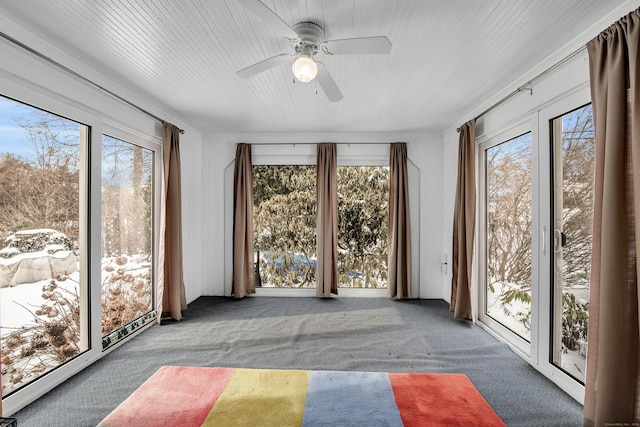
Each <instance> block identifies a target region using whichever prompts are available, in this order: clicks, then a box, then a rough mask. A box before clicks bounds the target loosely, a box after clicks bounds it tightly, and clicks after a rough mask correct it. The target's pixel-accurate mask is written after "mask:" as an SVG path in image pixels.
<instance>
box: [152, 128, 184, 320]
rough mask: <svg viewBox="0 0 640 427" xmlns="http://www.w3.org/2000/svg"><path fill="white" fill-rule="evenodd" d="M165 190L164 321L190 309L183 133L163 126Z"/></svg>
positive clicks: (161, 271) (161, 287)
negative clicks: (185, 251)
mask: <svg viewBox="0 0 640 427" xmlns="http://www.w3.org/2000/svg"><path fill="white" fill-rule="evenodd" d="M162 140H163V141H162V142H163V159H164V165H163V167H164V168H163V174H164V188H163V194H162V196H163V197H162V202H163V207H162V213H161V216H160V236H161V237H160V250H159V254H158V264H159V266H160V268H159V269H158V285H157V292H156V297H157V301H158V302H157V304H158V307H157V309H158V313H159V314H160V316H159V317H158V322H160V319H161V318H162V317H167V316H171V318H173V319H175V320H180V319H181V318H182V310H185V309H186V308H187V300H186V297H185V291H184V279H183V270H182V202H181V199H182V197H181V187H180V129H178V128H177V127H175V126H174V125H172V124H170V123H164V125H163V129H162Z"/></svg>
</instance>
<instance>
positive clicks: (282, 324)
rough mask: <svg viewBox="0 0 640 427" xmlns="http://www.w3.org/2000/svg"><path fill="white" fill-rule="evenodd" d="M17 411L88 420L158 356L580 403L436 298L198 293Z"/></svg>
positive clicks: (525, 413)
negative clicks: (466, 386) (173, 314)
mask: <svg viewBox="0 0 640 427" xmlns="http://www.w3.org/2000/svg"><path fill="white" fill-rule="evenodd" d="M184 314H185V316H184V319H183V320H182V321H181V322H174V321H167V322H163V325H159V326H158V325H156V326H153V327H151V328H150V329H148V330H146V331H144V332H143V333H141V334H140V335H139V336H137V337H135V338H134V339H132V340H131V341H129V342H128V343H126V344H125V345H123V346H121V347H120V348H118V349H116V350H115V351H113V352H111V353H110V354H108V355H107V356H105V357H104V358H102V359H101V360H99V361H98V362H96V363H95V364H93V365H92V366H90V367H88V368H87V369H85V370H84V371H82V372H81V373H79V374H78V375H76V376H74V377H73V378H71V379H69V380H68V381H66V382H65V383H63V384H61V385H60V386H59V387H57V388H56V389H54V390H52V391H51V392H50V393H48V394H47V395H45V396H44V397H42V398H41V399H39V400H38V401H36V402H34V403H33V404H31V405H29V406H27V407H26V408H24V409H23V410H21V411H19V412H17V413H16V414H14V415H13V416H15V417H17V418H18V425H19V426H20V427H30V426H37V427H42V426H54V425H55V426H95V425H96V424H97V423H98V422H100V420H101V419H102V418H104V417H105V416H106V415H107V414H108V413H109V412H111V410H113V409H114V408H115V407H116V406H117V405H118V404H120V402H122V401H123V400H124V399H126V398H127V396H129V394H131V393H132V392H133V391H134V390H135V389H136V388H137V387H138V386H140V384H142V383H143V382H144V381H145V380H146V379H147V378H148V377H150V376H151V375H152V374H153V373H154V372H155V371H156V370H157V369H158V368H159V367H160V366H163V365H185V366H229V367H245V368H279V369H310V370H313V369H316V370H318V369H326V370H348V371H381V372H443V373H463V374H466V375H467V376H469V378H470V379H471V381H472V382H473V383H474V384H475V386H476V387H477V388H478V390H479V391H480V393H481V394H482V395H483V396H484V398H485V399H486V400H487V401H488V402H489V404H490V405H491V406H492V407H493V408H494V410H495V411H496V412H497V413H498V415H500V417H501V418H502V419H503V420H504V421H505V423H506V424H507V425H508V426H545V427H548V426H579V425H582V406H581V405H580V404H578V403H577V402H576V401H575V400H573V399H572V398H571V397H570V396H568V395H567V394H565V393H564V392H563V391H562V390H560V389H559V388H558V387H556V386H555V385H554V384H553V383H551V382H550V381H549V380H547V379H546V378H544V377H543V376H542V375H541V374H539V373H538V372H537V371H536V370H534V369H533V368H532V367H530V366H529V365H528V364H527V363H526V362H524V361H523V360H522V359H520V358H519V357H518V356H516V355H515V354H514V353H513V352H511V351H510V350H509V348H508V347H507V346H506V345H504V344H502V343H500V342H498V341H496V340H495V339H494V338H493V337H491V336H490V335H489V334H487V333H486V332H484V331H483V330H482V329H480V328H479V327H477V326H473V325H472V324H471V323H470V322H467V321H461V320H454V319H452V316H451V314H450V313H449V311H448V305H447V304H446V303H445V302H444V301H441V300H412V301H395V300H388V299H382V298H380V299H375V298H371V299H368V298H367V299H361V298H332V299H329V300H319V299H315V298H266V297H259V298H245V299H244V300H239V301H236V300H233V299H230V298H222V297H201V298H198V299H197V300H196V301H194V302H193V303H191V304H190V305H189V309H188V310H186V311H185V313H184Z"/></svg>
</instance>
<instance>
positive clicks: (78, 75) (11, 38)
mask: <svg viewBox="0 0 640 427" xmlns="http://www.w3.org/2000/svg"><path fill="white" fill-rule="evenodd" d="M0 36H1V37H2V38H4V39H5V40H7V41H9V42H11V43H13V44H15V45H16V46H19V47H21V48H22V49H24V50H26V51H27V52H29V53H31V54H33V55H35V56H37V57H38V58H40V59H42V60H44V61H46V62H48V63H49V64H51V65H54V66H55V67H57V68H59V69H61V70H62V71H65V72H66V73H68V74H71V75H72V76H74V77H76V78H78V79H80V80H82V81H83V82H85V83H88V84H90V85H91V86H93V87H95V88H97V89H99V90H101V91H103V92H105V93H107V94H108V95H111V96H112V97H114V98H115V99H117V100H118V101H120V102H123V103H125V104H127V105H128V106H130V107H133V108H135V109H136V110H138V111H140V112H142V113H144V114H146V115H147V116H149V117H151V118H153V119H156V120H157V121H159V122H160V123H162V124H164V123H165V121H164V120H162V119H161V118H160V117H158V116H156V115H155V114H153V113H150V112H149V111H147V110H145V109H144V108H142V107H140V106H138V105H136V104H134V103H133V102H131V101H129V100H128V99H125V98H123V97H121V96H120V95H118V94H117V93H115V92H112V91H110V90H109V89H107V88H105V87H103V86H101V85H99V84H98V83H96V82H94V81H93V80H90V79H89V78H87V77H85V76H83V75H82V74H80V73H77V72H75V71H73V70H72V69H71V68H69V67H67V66H65V65H62V64H61V63H59V62H58V61H56V60H54V59H52V58H50V57H48V56H46V55H44V54H43V53H40V52H39V51H37V50H35V49H33V48H32V47H29V46H27V45H26V44H24V43H22V42H21V41H18V40H16V39H14V38H13V37H11V36H10V35H8V34H6V33H4V32H2V31H0ZM180 133H181V134H184V129H180Z"/></svg>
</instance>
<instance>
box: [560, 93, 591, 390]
mask: <svg viewBox="0 0 640 427" xmlns="http://www.w3.org/2000/svg"><path fill="white" fill-rule="evenodd" d="M550 126H551V150H552V153H551V154H552V183H553V184H552V192H551V194H552V200H551V203H552V206H553V208H552V211H553V212H552V214H553V216H552V220H553V256H552V259H551V261H552V262H551V264H552V268H553V273H552V277H553V289H552V291H553V294H552V300H553V313H552V314H553V333H552V336H553V346H552V361H553V363H554V364H555V365H556V366H558V367H559V368H561V369H562V370H564V371H565V372H566V373H568V374H569V375H571V376H572V377H574V378H576V379H577V380H578V381H580V382H584V378H585V377H584V375H585V359H586V352H587V323H588V320H589V287H590V277H589V275H590V261H591V241H592V231H591V226H592V220H593V183H594V167H595V143H594V134H593V112H592V109H591V105H586V106H583V107H580V108H578V109H575V110H573V111H569V112H567V113H565V114H563V115H561V116H559V117H557V118H555V119H553V120H551V121H550Z"/></svg>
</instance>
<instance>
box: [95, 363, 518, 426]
mask: <svg viewBox="0 0 640 427" xmlns="http://www.w3.org/2000/svg"><path fill="white" fill-rule="evenodd" d="M504 425H505V424H504V423H503V422H502V420H501V419H500V418H499V417H498V415H497V414H496V413H495V412H494V411H493V409H491V407H490V406H489V404H488V403H487V402H486V401H485V400H484V398H483V397H482V396H481V395H480V393H479V392H478V390H477V389H476V388H475V387H474V385H473V384H472V383H471V381H470V380H469V378H467V377H466V376H465V375H461V374H420V373H419V374H415V373H386V372H345V371H304V370H274V369H237V368H205V367H184V366H164V367H162V368H160V369H159V370H158V371H157V372H156V373H155V374H153V376H151V378H149V379H148V380H147V381H146V382H145V383H144V384H142V385H141V386H140V387H139V388H138V389H137V390H136V391H135V392H134V393H133V394H132V395H131V396H129V398H127V399H126V400H125V401H124V402H123V403H122V404H120V405H119V406H118V407H117V408H116V409H115V410H114V411H113V412H112V413H111V414H109V415H108V416H107V417H106V418H105V419H104V420H102V422H100V424H99V426H104V427H116V426H122V427H124V426H126V427H137V426H145V427H150V426H188V427H191V426H194V427H195V426H208V427H214V426H215V427H223V426H233V427H236V426H250V427H256V426H277V427H284V426H420V427H424V426H504Z"/></svg>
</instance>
